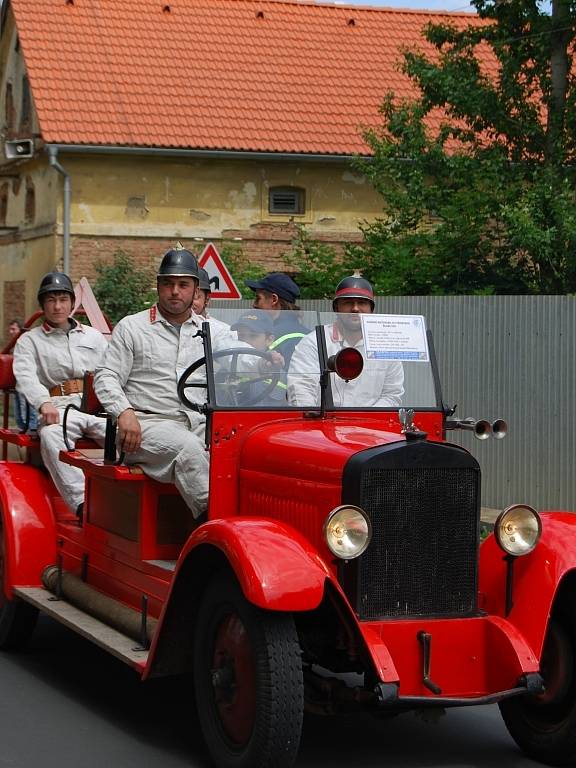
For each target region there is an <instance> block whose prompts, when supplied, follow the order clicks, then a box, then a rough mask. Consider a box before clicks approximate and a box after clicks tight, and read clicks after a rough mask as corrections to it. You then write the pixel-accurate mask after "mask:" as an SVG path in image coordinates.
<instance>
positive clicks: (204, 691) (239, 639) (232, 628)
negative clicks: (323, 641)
mask: <svg viewBox="0 0 576 768" xmlns="http://www.w3.org/2000/svg"><path fill="white" fill-rule="evenodd" d="M194 684H195V690H196V704H197V707H198V717H199V720H200V725H201V727H202V731H203V734H204V738H205V741H206V745H207V747H208V750H209V751H210V753H211V755H212V759H213V760H214V762H215V764H216V765H217V766H218V768H254V767H255V766H258V768H289V767H290V766H292V765H293V764H294V762H295V760H296V755H297V753H298V747H299V744H300V734H301V731H302V719H303V711H304V684H303V677H302V662H301V658H300V645H299V642H298V636H297V634H296V629H295V626H294V620H293V618H292V616H291V615H290V614H283V613H271V612H268V611H263V610H260V609H259V608H256V607H255V606H253V605H251V604H250V603H249V602H248V601H247V600H246V599H245V597H244V595H243V594H242V591H241V589H240V587H239V585H238V584H237V582H236V581H235V580H234V579H232V578H221V579H218V580H217V581H215V582H214V583H213V584H211V585H210V586H209V587H208V589H207V590H206V593H205V595H204V598H203V601H202V605H201V607H200V611H199V614H198V621H197V624H196V633H195V645H194Z"/></svg>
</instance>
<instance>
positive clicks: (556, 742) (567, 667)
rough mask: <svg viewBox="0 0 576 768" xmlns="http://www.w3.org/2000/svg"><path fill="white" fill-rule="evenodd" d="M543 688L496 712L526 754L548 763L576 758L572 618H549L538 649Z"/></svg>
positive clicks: (575, 650)
mask: <svg viewBox="0 0 576 768" xmlns="http://www.w3.org/2000/svg"><path fill="white" fill-rule="evenodd" d="M541 672H542V677H543V679H544V684H545V686H546V690H545V692H544V693H542V694H539V695H537V696H524V697H522V698H514V699H508V700H506V701H503V702H501V703H500V711H501V712H502V717H503V718H504V722H505V723H506V727H507V728H508V730H509V732H510V735H511V736H512V738H513V739H514V740H515V741H516V743H517V744H518V746H519V747H520V748H521V749H523V750H524V752H526V754H527V755H529V756H530V757H532V758H534V759H535V760H539V761H540V762H543V763H546V764H548V765H569V764H573V763H574V762H575V761H576V626H575V622H574V619H573V618H572V617H568V616H558V617H556V618H554V619H551V620H550V623H549V625H548V631H547V633H546V641H545V643H544V650H543V652H542V662H541Z"/></svg>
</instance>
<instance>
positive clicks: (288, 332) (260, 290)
mask: <svg viewBox="0 0 576 768" xmlns="http://www.w3.org/2000/svg"><path fill="white" fill-rule="evenodd" d="M246 285H247V286H248V288H251V289H252V290H253V291H254V292H255V293H256V296H255V298H254V302H253V304H252V306H253V307H254V309H267V310H268V311H269V312H270V313H271V314H272V318H273V320H274V336H275V340H274V342H273V343H272V345H271V347H270V349H275V350H276V351H278V352H281V354H282V357H283V358H284V360H285V365H286V369H287V368H288V365H289V364H290V358H291V357H292V354H293V352H294V348H295V347H296V344H298V342H299V341H300V340H301V339H302V338H304V336H306V334H307V333H308V332H309V330H310V329H309V328H306V327H305V326H303V325H302V323H301V322H300V320H299V319H298V310H299V307H298V306H297V305H296V299H297V298H298V296H300V288H298V286H297V285H296V283H295V282H294V280H292V278H291V277H289V276H288V275H285V274H284V273H283V272H271V273H270V274H269V275H266V276H265V277H263V278H262V279H261V280H246ZM282 310H284V311H282ZM290 310H291V311H290Z"/></svg>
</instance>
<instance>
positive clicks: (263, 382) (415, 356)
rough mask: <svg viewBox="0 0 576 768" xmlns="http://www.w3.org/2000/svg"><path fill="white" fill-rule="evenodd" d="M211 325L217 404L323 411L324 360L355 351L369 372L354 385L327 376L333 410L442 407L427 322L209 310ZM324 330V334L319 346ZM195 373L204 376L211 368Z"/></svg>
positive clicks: (406, 318)
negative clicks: (345, 351) (349, 349)
mask: <svg viewBox="0 0 576 768" xmlns="http://www.w3.org/2000/svg"><path fill="white" fill-rule="evenodd" d="M209 321H210V336H211V341H212V351H213V360H214V390H215V400H216V402H215V404H216V405H217V406H221V407H227V408H228V407H232V408H247V407H250V408H252V407H253V408H265V409H268V410H269V409H278V408H282V409H284V408H289V409H294V408H298V409H302V408H305V409H312V408H319V407H320V402H321V370H322V360H323V359H326V360H328V359H329V358H331V357H332V356H334V355H337V354H338V353H339V352H341V350H343V349H345V348H348V347H355V348H356V349H357V350H358V352H360V354H361V356H362V358H363V370H362V372H361V374H360V375H359V376H358V377H357V378H354V379H350V380H348V381H346V380H345V379H343V378H340V377H339V376H338V375H337V374H336V373H329V374H326V376H325V380H326V407H327V408H328V409H329V410H332V409H338V410H339V409H362V410H365V409H381V408H392V409H394V410H397V409H398V408H400V407H402V408H436V407H438V406H439V403H438V402H437V394H436V391H435V386H434V378H433V373H432V361H431V357H430V350H429V348H428V343H427V336H426V323H425V320H424V318H423V317H422V316H419V315H375V314H357V313H350V314H336V313H333V312H312V311H297V312H296V311H282V312H279V313H276V314H274V313H273V312H270V311H263V310H255V309H246V308H244V309H219V308H216V307H213V306H212V305H210V312H209ZM317 326H321V327H322V329H323V335H324V344H323V345H322V344H321V345H320V348H319V345H318V340H317V334H316V327H317ZM322 346H324V349H322ZM270 353H273V355H272V356H273V358H274V359H273V361H272V362H271V361H270V356H271V355H270ZM324 356H325V358H324ZM196 375H197V376H198V375H199V376H201V377H202V376H204V375H205V371H204V368H201V369H200V370H199V371H198V372H197V374H196Z"/></svg>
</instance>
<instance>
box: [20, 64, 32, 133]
mask: <svg viewBox="0 0 576 768" xmlns="http://www.w3.org/2000/svg"><path fill="white" fill-rule="evenodd" d="M31 112H32V100H31V98H30V82H29V81H28V78H27V77H26V76H24V77H23V78H22V110H21V113H20V124H21V126H22V127H28V126H29V124H30V118H31V116H32V115H31Z"/></svg>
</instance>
